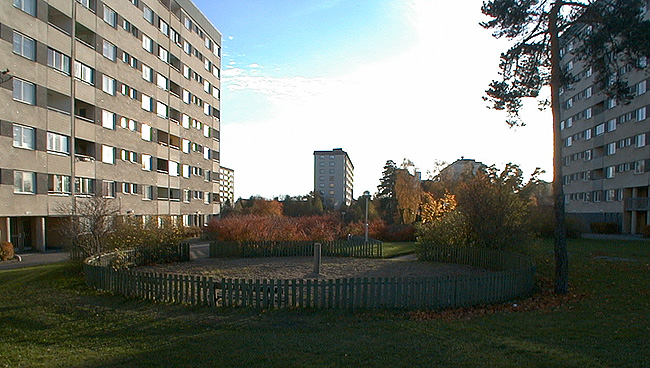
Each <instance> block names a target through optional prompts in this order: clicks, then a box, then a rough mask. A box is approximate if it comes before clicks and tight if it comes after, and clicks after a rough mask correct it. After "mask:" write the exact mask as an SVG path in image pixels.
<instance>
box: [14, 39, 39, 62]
mask: <svg viewBox="0 0 650 368" xmlns="http://www.w3.org/2000/svg"><path fill="white" fill-rule="evenodd" d="M14 53H15V54H18V55H21V56H24V57H26V58H28V59H29V60H35V59H36V42H35V41H34V40H33V39H31V38H29V37H27V36H24V35H22V34H20V33H17V32H14Z"/></svg>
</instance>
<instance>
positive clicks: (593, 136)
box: [560, 13, 650, 233]
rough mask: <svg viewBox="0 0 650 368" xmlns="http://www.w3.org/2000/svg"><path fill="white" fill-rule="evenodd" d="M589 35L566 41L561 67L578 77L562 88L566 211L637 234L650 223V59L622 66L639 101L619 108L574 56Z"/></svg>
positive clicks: (574, 34)
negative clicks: (574, 51) (617, 225)
mask: <svg viewBox="0 0 650 368" xmlns="http://www.w3.org/2000/svg"><path fill="white" fill-rule="evenodd" d="M644 17H645V19H648V18H649V16H648V13H646V14H645V15H644ZM584 32H589V29H588V27H587V26H584V27H582V28H574V29H572V30H570V31H569V32H566V33H565V35H564V36H563V38H562V40H561V41H562V49H561V54H562V65H563V67H564V68H565V69H566V70H568V71H570V72H571V73H573V74H574V75H576V76H579V78H578V81H577V82H575V83H574V84H572V85H568V86H564V87H563V88H562V89H561V90H560V94H561V96H560V99H561V103H562V106H561V109H560V119H561V123H560V130H561V133H560V134H561V137H562V139H563V147H562V150H561V155H562V160H563V165H562V175H563V177H562V180H563V185H564V193H565V200H566V212H567V213H568V214H572V215H575V216H578V217H580V218H581V219H582V220H583V222H585V223H586V224H589V223H592V222H615V223H618V224H619V226H620V228H621V231H622V232H624V233H638V232H640V231H641V229H642V227H643V226H646V225H648V224H650V215H649V210H650V195H649V193H650V191H649V189H650V172H649V169H650V136H649V134H650V120H649V118H650V116H649V115H648V112H649V111H648V110H649V109H650V93H648V85H649V83H650V80H649V79H648V78H649V74H648V67H647V64H648V61H647V60H645V59H641V60H637V61H635V62H634V63H633V64H627V65H621V67H620V69H619V70H618V71H617V72H618V73H619V75H622V76H624V77H625V78H626V79H627V81H628V83H629V86H630V87H631V89H632V92H633V93H634V94H635V98H634V99H633V100H632V102H631V103H630V104H628V105H620V104H617V103H616V100H615V99H612V98H609V97H608V96H607V95H606V94H605V93H604V91H603V86H601V85H599V84H598V83H597V82H596V77H597V76H596V75H595V71H594V70H593V69H592V68H590V67H587V66H586V65H585V64H584V63H583V62H582V61H581V60H579V59H578V58H577V57H576V56H575V55H574V54H573V50H574V49H576V48H577V47H578V46H579V43H580V36H581V34H583V33H584ZM634 64H636V65H634ZM637 67H641V68H642V70H639V69H637ZM606 83H608V82H606Z"/></svg>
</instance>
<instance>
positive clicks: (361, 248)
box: [210, 239, 383, 258]
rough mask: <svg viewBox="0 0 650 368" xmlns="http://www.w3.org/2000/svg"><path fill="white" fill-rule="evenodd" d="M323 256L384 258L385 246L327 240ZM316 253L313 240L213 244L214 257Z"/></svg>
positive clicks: (374, 243)
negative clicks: (383, 249)
mask: <svg viewBox="0 0 650 368" xmlns="http://www.w3.org/2000/svg"><path fill="white" fill-rule="evenodd" d="M320 243H321V254H322V255H323V256H325V257H360V258H381V257H382V248H383V243H382V242H380V241H378V240H374V239H369V241H368V243H367V244H366V243H365V242H364V241H358V240H348V241H344V240H337V241H324V242H320ZM313 254H314V242H313V241H262V242H220V241H217V242H212V243H210V257H243V258H252V257H301V256H312V255H313Z"/></svg>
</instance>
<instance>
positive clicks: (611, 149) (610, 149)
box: [606, 142, 616, 156]
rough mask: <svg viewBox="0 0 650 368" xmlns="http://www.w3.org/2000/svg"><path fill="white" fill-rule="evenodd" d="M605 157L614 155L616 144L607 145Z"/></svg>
mask: <svg viewBox="0 0 650 368" xmlns="http://www.w3.org/2000/svg"><path fill="white" fill-rule="evenodd" d="M606 152H607V155H608V156H609V155H613V154H615V153H616V142H611V143H607V150H606Z"/></svg>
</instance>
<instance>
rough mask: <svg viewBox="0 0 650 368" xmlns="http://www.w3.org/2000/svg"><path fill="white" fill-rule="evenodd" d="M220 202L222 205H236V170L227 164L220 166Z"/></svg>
mask: <svg viewBox="0 0 650 368" xmlns="http://www.w3.org/2000/svg"><path fill="white" fill-rule="evenodd" d="M219 202H220V203H221V205H226V204H227V205H229V206H230V207H233V206H234V205H235V170H233V169H229V168H227V167H225V166H221V167H220V168H219Z"/></svg>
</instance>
